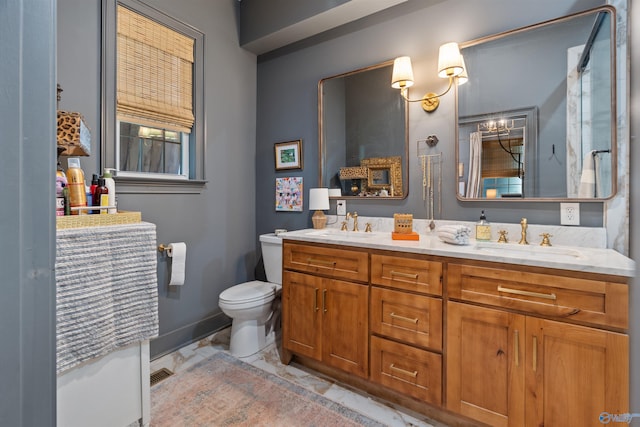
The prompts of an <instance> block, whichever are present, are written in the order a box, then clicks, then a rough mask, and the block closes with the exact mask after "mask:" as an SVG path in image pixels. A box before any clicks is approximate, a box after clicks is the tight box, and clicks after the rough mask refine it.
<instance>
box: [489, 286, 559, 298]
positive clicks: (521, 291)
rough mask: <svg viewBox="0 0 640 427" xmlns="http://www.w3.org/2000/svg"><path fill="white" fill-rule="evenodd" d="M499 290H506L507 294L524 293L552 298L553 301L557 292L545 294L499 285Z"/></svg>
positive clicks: (529, 295) (527, 295)
mask: <svg viewBox="0 0 640 427" xmlns="http://www.w3.org/2000/svg"><path fill="white" fill-rule="evenodd" d="M498 292H504V293H506V294H514V295H524V296H526V297H537V298H544V299H550V300H553V301H555V300H556V294H543V293H540V292H531V291H523V290H521V289H511V288H505V287H502V286H498Z"/></svg>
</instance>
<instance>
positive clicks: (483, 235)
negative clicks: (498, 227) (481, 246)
mask: <svg viewBox="0 0 640 427" xmlns="http://www.w3.org/2000/svg"><path fill="white" fill-rule="evenodd" d="M476 240H479V241H482V242H488V241H489V240H491V225H490V224H489V221H487V217H486V216H485V214H484V211H482V213H481V214H480V219H479V220H478V222H477V223H476Z"/></svg>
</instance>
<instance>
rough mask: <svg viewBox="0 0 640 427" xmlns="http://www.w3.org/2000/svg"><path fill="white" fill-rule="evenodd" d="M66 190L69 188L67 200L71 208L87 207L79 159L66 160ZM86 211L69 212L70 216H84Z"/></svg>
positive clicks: (70, 158)
mask: <svg viewBox="0 0 640 427" xmlns="http://www.w3.org/2000/svg"><path fill="white" fill-rule="evenodd" d="M67 162H68V167H67V188H69V200H70V204H71V207H72V208H77V207H86V206H87V193H86V190H85V188H84V172H83V171H82V169H81V168H80V158H79V157H69V159H67ZM86 213H87V211H86V210H74V211H71V215H80V214H82V215H84V214H86Z"/></svg>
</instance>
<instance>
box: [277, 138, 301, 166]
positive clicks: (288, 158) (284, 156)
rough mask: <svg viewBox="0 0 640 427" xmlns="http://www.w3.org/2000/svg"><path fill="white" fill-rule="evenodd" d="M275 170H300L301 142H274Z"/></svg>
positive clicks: (299, 140)
mask: <svg viewBox="0 0 640 427" xmlns="http://www.w3.org/2000/svg"><path fill="white" fill-rule="evenodd" d="M275 152H276V170H277V171H280V170H287V169H302V140H301V139H298V140H297V141H287V142H276V144H275Z"/></svg>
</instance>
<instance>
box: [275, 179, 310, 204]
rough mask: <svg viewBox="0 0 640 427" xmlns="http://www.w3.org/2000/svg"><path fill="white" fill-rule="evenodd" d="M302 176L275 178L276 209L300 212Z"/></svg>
mask: <svg viewBox="0 0 640 427" xmlns="http://www.w3.org/2000/svg"><path fill="white" fill-rule="evenodd" d="M302 194H303V193H302V177H301V176H300V177H288V178H276V211H288V212H302Z"/></svg>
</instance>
